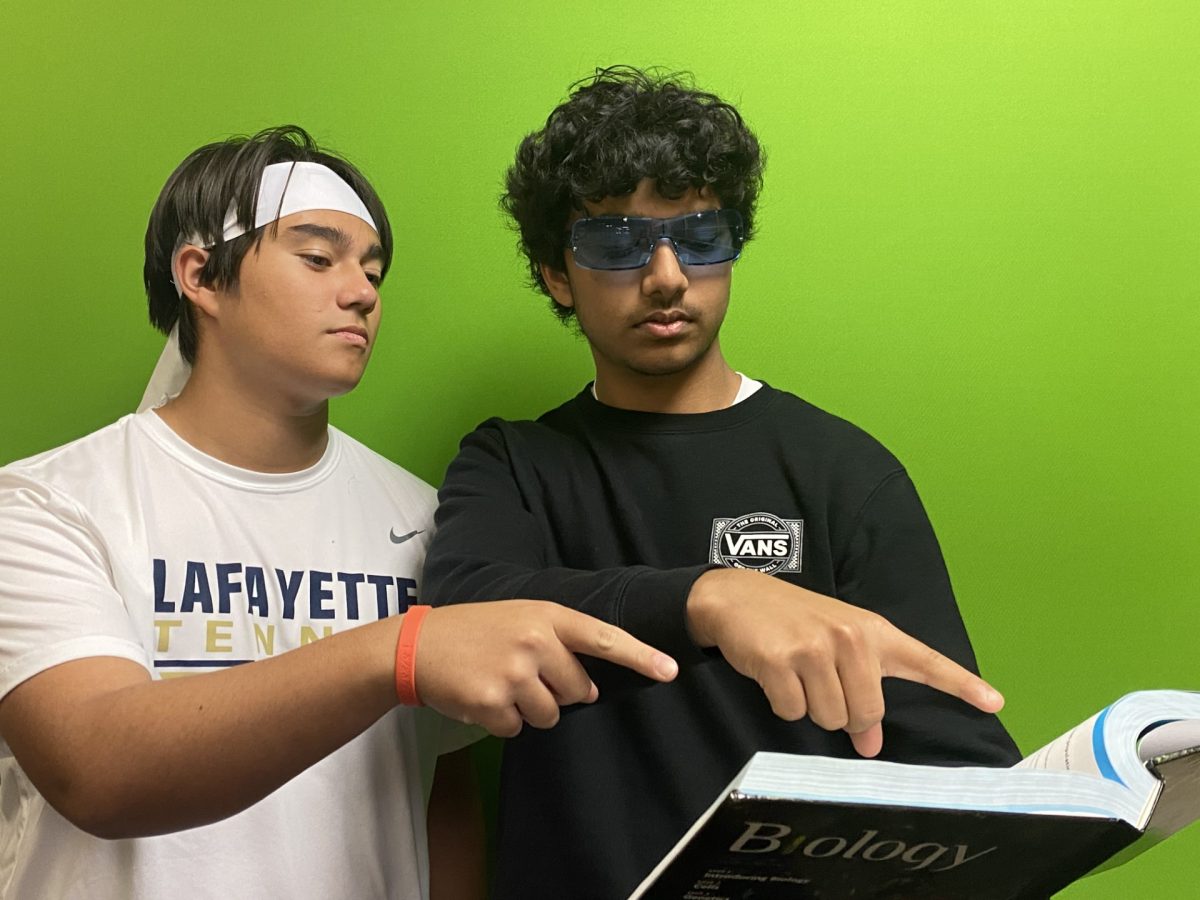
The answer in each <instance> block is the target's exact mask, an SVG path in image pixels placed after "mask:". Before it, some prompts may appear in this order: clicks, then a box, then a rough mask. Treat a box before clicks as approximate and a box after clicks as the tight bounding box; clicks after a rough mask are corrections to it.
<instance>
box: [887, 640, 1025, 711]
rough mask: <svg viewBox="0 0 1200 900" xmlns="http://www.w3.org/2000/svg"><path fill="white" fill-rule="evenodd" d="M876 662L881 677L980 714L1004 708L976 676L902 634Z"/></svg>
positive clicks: (997, 695)
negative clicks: (916, 686) (936, 693)
mask: <svg viewBox="0 0 1200 900" xmlns="http://www.w3.org/2000/svg"><path fill="white" fill-rule="evenodd" d="M880 662H881V668H882V670H883V674H884V675H885V676H892V677H893V678H903V679H905V680H906V681H915V682H917V683H918V684H924V685H928V686H929V687H931V688H934V689H936V690H939V691H942V692H943V693H946V694H950V695H951V696H953V697H958V698H959V699H960V700H965V701H966V702H967V703H970V704H971V705H972V706H974V707H975V708H976V709H980V710H982V711H983V712H989V713H994V712H999V711H1000V708H1001V707H1003V706H1004V697H1002V696H1001V695H1000V692H999V691H997V690H996V689H995V688H994V687H992V686H991V685H990V684H988V683H987V682H986V681H984V680H983V679H982V678H980V677H979V676H978V675H975V674H974V673H972V672H968V671H967V670H966V669H964V668H963V667H962V666H960V665H959V664H958V663H956V662H954V661H953V660H951V659H947V658H946V657H945V656H942V654H940V653H938V652H937V651H936V650H934V649H933V648H932V647H927V646H926V645H925V644H922V643H921V642H920V641H918V640H916V639H915V638H911V637H909V636H908V635H906V634H904V633H903V632H902V631H895V632H894V634H893V635H892V641H891V645H890V646H889V647H888V648H887V650H886V651H885V653H884V654H883V657H882V659H881V660H880Z"/></svg>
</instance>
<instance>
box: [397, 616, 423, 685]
mask: <svg viewBox="0 0 1200 900" xmlns="http://www.w3.org/2000/svg"><path fill="white" fill-rule="evenodd" d="M429 610H430V607H428V606H419V605H418V606H410V607H409V608H408V610H407V611H406V612H405V613H404V616H403V618H402V619H401V621H400V631H399V633H398V634H397V637H396V697H397V698H398V699H399V700H400V702H401V703H402V704H404V705H405V706H422V705H423V704H422V703H421V698H420V695H419V694H418V693H417V641H418V640H419V635H420V632H421V625H422V623H423V622H424V620H425V616H426V615H427V614H428V613H429Z"/></svg>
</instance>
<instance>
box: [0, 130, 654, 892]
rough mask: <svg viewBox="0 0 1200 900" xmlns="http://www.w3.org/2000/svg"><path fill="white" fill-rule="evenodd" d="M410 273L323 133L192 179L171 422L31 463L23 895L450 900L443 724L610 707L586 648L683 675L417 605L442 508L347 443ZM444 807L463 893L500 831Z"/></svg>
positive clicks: (1, 636)
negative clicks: (588, 666)
mask: <svg viewBox="0 0 1200 900" xmlns="http://www.w3.org/2000/svg"><path fill="white" fill-rule="evenodd" d="M391 258H392V236H391V230H390V227H389V225H388V219H387V214H386V212H385V211H384V208H383V205H382V204H381V203H380V201H379V198H378V196H377V195H376V193H375V191H374V189H373V188H372V187H371V185H370V184H369V183H368V182H367V181H366V179H365V178H363V176H362V175H361V174H360V173H359V172H358V171H357V170H356V169H355V168H354V167H353V166H351V165H350V164H349V163H347V162H346V161H345V160H343V159H341V158H339V157H337V156H335V155H333V154H330V153H326V152H323V151H321V150H319V149H318V148H317V147H316V146H315V145H314V144H313V142H312V140H311V138H310V137H309V136H308V135H307V134H305V133H304V132H303V131H301V130H300V129H297V128H287V127H285V128H279V129H272V130H269V131H265V132H262V133H261V134H259V135H256V136H254V137H253V138H248V139H232V140H229V141H224V142H221V143H218V144H211V145H208V146H205V147H202V148H200V149H199V150H197V151H195V152H194V153H192V154H191V155H190V156H188V158H187V159H185V160H184V162H183V163H182V164H181V165H180V166H179V168H178V169H176V171H175V172H174V174H172V175H171V177H170V178H169V179H168V181H167V184H166V186H165V187H164V188H163V191H162V193H161V195H160V197H159V199H158V203H157V204H156V206H155V208H154V211H153V213H152V214H151V217H150V223H149V227H148V229H147V233H146V265H145V283H146V290H147V293H148V296H149V304H150V317H151V320H152V321H153V322H154V323H155V324H156V325H157V326H158V327H159V328H161V329H162V330H163V331H171V332H172V341H171V344H170V345H169V348H168V351H167V353H165V354H164V360H165V361H166V365H165V366H163V367H161V368H160V371H159V373H158V374H159V375H160V376H163V375H164V374H165V382H163V384H162V385H161V386H160V389H163V390H165V392H166V394H167V395H168V399H167V400H166V402H165V404H164V405H161V406H159V407H158V408H157V409H147V410H146V411H144V412H141V413H139V414H137V415H132V416H126V417H125V418H123V419H121V420H119V421H118V422H116V423H114V424H113V425H110V426H109V427H107V428H104V429H102V430H100V431H98V432H95V433H94V434H91V435H89V436H87V437H84V438H82V439H80V440H78V441H75V442H74V443H71V444H68V445H66V446H63V447H59V448H57V449H55V450H51V451H48V452H46V453H43V454H41V455H39V456H35V457H32V458H30V459H27V460H23V461H19V462H16V463H13V464H11V465H9V466H6V467H5V468H3V469H0V698H2V700H0V737H2V739H3V740H2V741H0V797H2V799H3V802H2V803H0V894H3V895H4V896H5V897H7V898H12V900H22V898H30V900H33V898H36V900H43V898H49V897H54V898H88V900H95V898H107V897H111V898H120V900H130V898H161V897H166V896H179V895H182V896H204V897H246V898H258V897H262V898H266V897H287V898H303V897H311V898H314V900H315V898H321V900H325V898H330V897H377V898H384V897H388V898H393V897H405V898H409V897H412V898H416V897H424V896H427V895H428V893H429V882H430V865H429V861H427V858H426V849H425V843H426V816H425V801H426V798H427V796H428V790H429V781H430V778H429V776H430V774H431V771H432V768H433V765H434V761H435V759H436V756H437V752H438V751H439V749H441V750H445V749H451V748H452V747H453V746H455V745H456V744H457V745H461V744H462V743H463V742H464V740H465V738H464V737H463V736H462V735H461V733H456V729H454V728H451V727H444V726H445V723H444V721H443V720H440V719H439V718H438V717H436V716H434V715H433V714H432V713H430V712H429V711H428V710H420V709H415V708H412V706H413V705H415V704H416V703H417V702H418V701H419V700H424V701H425V703H427V704H428V705H429V706H431V707H434V708H436V709H438V710H440V711H442V712H444V713H446V714H447V715H449V716H451V717H453V718H456V719H462V720H469V721H473V722H477V723H480V724H482V725H484V726H486V727H487V728H488V729H490V730H492V731H493V732H495V733H498V734H502V735H511V734H514V733H516V732H517V731H518V730H520V727H521V722H522V720H525V721H527V722H529V723H530V724H533V725H537V726H539V727H548V726H550V725H552V724H553V723H554V722H555V721H556V720H557V718H558V706H559V704H562V703H574V702H580V701H589V700H593V699H595V691H596V689H595V686H594V685H593V683H592V682H591V681H590V679H589V677H588V675H587V674H586V672H585V671H584V670H583V669H582V667H581V666H580V665H579V663H578V662H577V660H575V658H574V657H573V655H572V653H571V652H570V651H583V652H587V653H592V654H596V655H598V656H600V657H604V658H608V659H610V660H611V661H613V662H616V663H621V664H624V665H630V666H634V667H636V668H637V669H638V670H640V671H641V672H643V673H644V674H646V675H648V676H653V677H657V678H664V677H670V675H671V672H672V670H673V666H674V664H673V663H672V662H671V661H670V660H669V659H666V658H665V657H663V656H662V655H661V654H656V653H654V652H653V651H651V650H650V648H648V647H645V646H644V645H642V644H640V643H638V642H637V641H635V640H633V639H632V638H630V637H629V636H628V635H627V634H624V633H623V632H621V631H619V630H618V629H616V628H613V627H611V626H608V625H605V624H603V623H600V622H597V621H595V620H594V619H591V618H589V617H587V616H584V615H582V614H580V613H576V612H574V611H572V610H568V609H565V608H563V607H561V606H559V605H557V604H552V603H545V602H532V603H524V604H520V605H518V606H516V607H512V606H510V604H508V603H504V604H484V605H483V606H480V607H458V608H456V609H445V610H434V611H432V612H429V611H428V608H427V607H421V606H418V605H414V602H413V601H414V599H415V595H416V592H417V581H418V577H419V574H420V573H419V569H420V565H421V561H422V557H423V555H424V550H425V547H426V543H427V541H428V538H429V533H430V528H431V521H430V519H431V516H432V512H433V506H434V502H435V500H434V495H433V491H432V489H431V488H429V487H428V486H427V485H425V484H423V483H422V482H421V481H419V480H418V479H417V478H415V477H414V476H412V475H410V474H409V473H407V472H405V471H404V470H402V469H400V468H398V467H396V466H395V465H393V464H392V463H389V462H388V461H386V460H384V459H383V458H382V457H380V456H378V455H377V454H375V453H372V452H371V451H370V450H368V449H367V448H366V447H364V446H362V445H361V444H359V443H358V442H356V441H354V440H352V439H351V438H350V437H348V436H347V435H345V434H343V433H341V432H339V431H337V430H336V429H334V428H331V427H329V426H328V401H329V398H330V397H333V396H336V395H338V394H342V393H345V392H346V391H348V390H350V389H351V388H353V387H354V386H355V385H356V384H357V383H358V380H359V378H360V377H361V376H362V374H363V370H364V368H365V366H366V364H367V360H368V358H369V357H370V355H371V352H372V350H373V348H374V345H375V340H376V337H377V334H378V328H379V321H380V312H381V310H380V298H379V286H380V283H381V282H382V281H383V279H384V276H385V275H386V273H387V271H388V266H389V263H390V262H391ZM181 357H182V358H181ZM172 359H173V360H174V361H175V363H176V365H172V364H171V361H172ZM184 359H186V360H187V361H188V362H190V363H193V364H194V365H192V366H191V367H190V377H187V374H188V371H189V366H187V365H184V364H183V360H184ZM173 376H179V377H178V378H175V377H173ZM181 383H182V385H183V386H182V391H181V392H179V393H178V395H177V396H171V395H173V394H174V391H175V389H177V388H178V387H179V386H180V384H181ZM152 393H157V392H152ZM422 619H423V620H424V624H423V625H422V624H421V622H422ZM185 675H186V676H189V677H177V676H185ZM401 701H403V702H405V703H407V704H410V706H409V708H400V707H399V704H400V702H401ZM450 724H451V725H452V724H453V723H450ZM461 730H462V729H457V731H458V732H461ZM460 764H461V760H460ZM442 793H443V792H442V791H441V790H439V789H438V788H435V796H441V795H442ZM446 796H449V797H451V798H453V796H454V795H453V793H451V794H448V795H446ZM439 810H441V811H444V810H445V807H444V806H443V807H438V808H431V812H430V822H429V828H430V847H431V850H430V854H429V855H430V857H434V856H435V852H434V851H438V850H442V851H445V852H442V853H440V854H438V855H437V858H436V860H435V862H436V864H437V865H436V866H435V867H433V869H432V873H433V890H434V893H435V895H437V896H448V895H450V894H451V893H454V892H453V891H451V890H449V889H450V888H457V887H462V885H460V884H457V883H456V882H457V881H458V879H460V878H461V876H462V873H463V870H464V868H466V869H467V870H468V871H469V866H465V865H464V861H463V859H462V858H461V852H460V856H459V857H458V858H454V857H453V856H452V855H449V854H450V851H453V850H454V849H455V847H456V846H457V845H459V844H461V843H463V841H462V840H461V838H462V836H464V835H468V834H469V833H470V829H469V828H468V827H467V826H466V825H465V824H464V823H461V822H449V823H447V822H445V821H442V820H441V819H435V817H436V816H440V814H441V813H440V811H439ZM435 824H436V825H437V829H436V831H437V835H436V836H437V837H438V838H439V839H440V840H441V841H442V843H436V842H435V840H434V838H435V834H434V826H435ZM476 833H477V834H478V829H476ZM477 855H478V854H475V856H476V857H477ZM465 887H466V888H468V889H469V888H470V887H471V885H469V884H467V885H465ZM454 895H455V896H464V895H463V894H458V893H454Z"/></svg>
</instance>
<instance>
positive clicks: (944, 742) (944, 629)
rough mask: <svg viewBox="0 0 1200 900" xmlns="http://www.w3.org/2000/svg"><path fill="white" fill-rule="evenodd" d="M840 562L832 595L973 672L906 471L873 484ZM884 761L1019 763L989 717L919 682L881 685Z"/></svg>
mask: <svg viewBox="0 0 1200 900" xmlns="http://www.w3.org/2000/svg"><path fill="white" fill-rule="evenodd" d="M851 534H852V536H851V538H850V540H849V542H848V546H847V547H846V548H845V550H844V552H843V553H842V554H841V556H840V560H839V565H838V572H837V581H838V597H839V599H841V600H844V601H846V602H848V603H853V604H855V605H857V606H861V607H864V608H866V609H870V610H873V611H874V612H877V613H879V614H880V615H882V616H884V617H885V618H886V619H887V620H888V621H890V622H891V623H892V624H893V625H895V626H896V627H897V628H899V629H900V630H902V631H904V632H906V633H907V634H909V635H911V636H912V637H915V638H916V639H917V640H919V641H921V642H923V643H925V644H927V645H929V646H930V647H933V648H934V649H935V650H937V651H938V652H939V653H941V654H943V655H944V656H947V657H949V658H950V659H953V660H954V661H955V662H957V663H958V664H959V665H961V666H963V667H964V668H967V669H969V670H971V671H972V672H975V673H978V671H979V668H978V666H977V664H976V661H975V652H974V650H973V649H972V647H971V641H970V639H969V638H968V636H967V630H966V627H965V626H964V624H963V620H962V615H961V613H960V612H959V609H958V603H957V602H956V601H955V599H954V591H953V589H952V587H951V584H950V576H949V573H948V572H947V571H946V565H945V562H944V560H943V558H942V553H941V549H940V547H939V546H938V542H937V538H936V536H935V535H934V532H933V527H932V525H931V524H930V522H929V518H928V516H927V515H926V514H925V509H924V507H923V506H922V504H921V500H920V498H919V497H918V496H917V491H916V488H915V487H914V486H913V483H912V481H911V479H910V478H909V477H908V475H907V473H906V472H904V470H902V469H900V470H897V471H894V472H892V473H891V474H890V475H888V476H887V477H886V478H884V479H883V481H882V482H881V483H880V484H879V485H878V486H877V487H876V488H875V490H874V491H873V492H872V494H871V495H870V497H869V498H868V499H867V501H866V503H865V504H864V505H863V507H862V509H861V510H860V512H859V515H858V521H857V525H856V527H855V528H854V529H853V531H852V533H851ZM884 697H885V701H886V703H887V709H888V712H887V714H886V717H885V719H884V751H883V756H882V757H881V758H883V759H902V760H920V761H922V762H926V763H930V764H936V763H942V764H967V763H973V764H983V765H1011V764H1012V763H1014V762H1016V761H1017V760H1018V759H1019V758H1020V753H1019V751H1018V750H1017V747H1016V745H1015V744H1014V743H1013V741H1012V738H1011V737H1009V735H1008V733H1007V732H1006V731H1005V729H1004V726H1003V725H1001V724H1000V721H999V719H998V718H996V716H994V715H990V714H987V713H982V712H980V711H979V710H977V709H975V708H974V707H973V706H971V705H970V704H968V703H966V702H964V701H962V700H959V699H957V698H955V697H951V696H949V695H947V694H943V693H941V692H940V691H936V690H934V689H932V688H928V687H925V686H924V685H920V684H914V683H912V682H907V681H903V680H900V679H889V680H887V681H885V683H884Z"/></svg>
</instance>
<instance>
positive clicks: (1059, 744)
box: [1013, 713, 1104, 777]
mask: <svg viewBox="0 0 1200 900" xmlns="http://www.w3.org/2000/svg"><path fill="white" fill-rule="evenodd" d="M1099 718H1100V713H1096V715H1094V716H1092V717H1091V718H1090V719H1088V720H1087V721H1086V722H1083V723H1081V724H1079V725H1076V726H1075V727H1074V728H1072V729H1071V730H1070V731H1068V732H1067V733H1066V734H1063V735H1060V736H1058V737H1056V738H1055V739H1054V740H1052V741H1051V742H1050V743H1049V744H1047V745H1046V746H1044V747H1042V748H1041V749H1040V750H1035V751H1034V752H1033V753H1031V754H1029V756H1027V757H1025V758H1024V759H1023V760H1021V761H1020V762H1019V763H1017V764H1016V765H1015V766H1013V768H1014V769H1048V770H1051V771H1057V772H1086V773H1087V774H1089V775H1097V776H1100V777H1104V773H1103V772H1101V770H1100V766H1099V765H1098V764H1097V762H1096V754H1095V752H1094V750H1093V747H1092V733H1093V729H1094V728H1095V725H1096V721H1097V719H1099Z"/></svg>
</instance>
